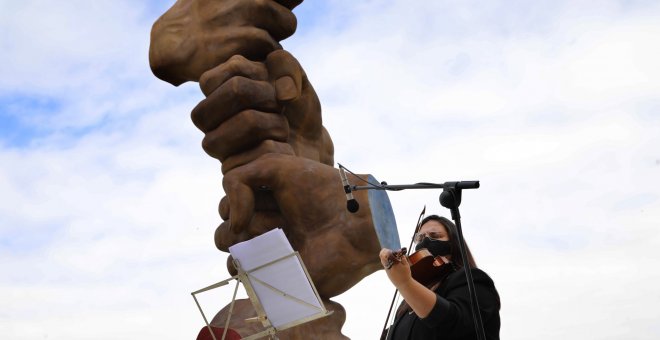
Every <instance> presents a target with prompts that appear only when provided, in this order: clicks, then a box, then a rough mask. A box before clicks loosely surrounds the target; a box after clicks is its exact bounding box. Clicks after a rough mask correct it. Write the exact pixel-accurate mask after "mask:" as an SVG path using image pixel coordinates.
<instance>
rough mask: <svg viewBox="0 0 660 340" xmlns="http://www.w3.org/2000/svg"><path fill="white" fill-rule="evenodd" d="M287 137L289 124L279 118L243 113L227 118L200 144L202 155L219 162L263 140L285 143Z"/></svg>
mask: <svg viewBox="0 0 660 340" xmlns="http://www.w3.org/2000/svg"><path fill="white" fill-rule="evenodd" d="M288 137H289V124H288V122H287V120H286V118H285V117H284V116H282V115H279V114H274V113H266V112H261V111H256V110H245V111H242V112H240V113H239V114H237V115H235V116H233V117H231V118H230V119H229V120H227V121H226V122H224V123H223V124H221V125H220V126H219V127H218V128H216V129H215V130H213V131H210V132H207V133H206V135H205V136H204V139H203V141H202V147H203V148H204V151H206V153H208V154H209V155H210V156H211V157H214V158H217V159H219V160H220V161H222V162H224V160H225V159H226V158H227V157H228V156H230V155H235V154H240V153H241V152H244V151H247V150H250V149H252V148H254V147H256V146H257V145H259V144H260V143H261V142H262V141H264V140H268V139H270V140H274V141H277V142H283V143H285V142H286V141H287V138H288Z"/></svg>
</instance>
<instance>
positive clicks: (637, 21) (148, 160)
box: [0, 1, 660, 339]
mask: <svg viewBox="0 0 660 340" xmlns="http://www.w3.org/2000/svg"><path fill="white" fill-rule="evenodd" d="M3 6H4V7H5V8H7V9H8V10H7V11H4V10H3V11H2V12H0V19H2V20H0V22H2V24H0V25H1V27H2V28H3V30H6V31H8V32H10V34H8V35H3V37H2V38H0V39H2V40H0V45H2V46H3V47H4V48H5V50H6V53H4V54H3V55H2V56H0V65H5V67H4V68H3V69H2V72H3V78H2V79H0V91H2V92H3V93H6V94H7V95H11V94H15V93H18V94H23V95H25V94H27V95H29V96H48V97H51V98H53V100H55V101H56V102H58V103H61V107H59V109H57V110H56V111H55V112H52V116H44V115H43V114H39V115H35V116H29V115H27V116H25V117H23V119H24V120H25V121H27V122H30V123H31V124H34V125H35V126H41V127H43V126H45V127H46V128H48V131H51V132H53V133H52V134H49V135H46V136H45V137H39V138H36V139H34V140H33V141H32V142H31V143H30V144H29V145H28V146H27V147H22V148H16V147H5V148H2V149H0V164H2V166H1V167H0V192H2V195H1V196H0V203H1V204H0V233H1V238H0V252H2V254H1V255H2V256H0V268H1V271H2V273H3V275H2V278H0V287H2V289H1V290H0V292H1V293H0V297H1V299H2V301H3V303H4V305H5V306H6V308H5V312H0V333H2V334H3V335H5V336H10V337H11V338H13V339H35V338H43V337H45V336H48V338H50V339H88V338H89V337H90V336H93V337H94V338H98V339H117V338H138V337H148V338H155V337H158V338H162V339H169V338H171V339H175V338H177V339H178V338H184V337H189V338H192V337H194V336H196V334H197V332H198V330H199V328H200V327H201V326H202V324H203V323H202V320H201V318H200V317H199V315H198V314H197V313H198V312H197V310H196V307H195V305H194V303H193V301H192V299H190V296H189V295H188V294H189V292H190V291H192V290H195V289H197V288H200V287H202V286H205V285H207V284H210V283H212V282H213V281H218V280H220V279H223V278H225V276H226V272H225V269H224V260H225V258H224V255H222V254H220V253H219V252H218V251H217V250H215V247H214V245H213V239H212V235H213V230H214V228H215V224H217V223H218V220H219V218H218V216H217V212H216V208H217V202H218V200H219V198H220V197H221V196H222V190H221V186H220V171H219V166H218V164H217V162H215V161H213V160H212V159H211V158H209V157H207V156H206V155H205V154H204V153H203V151H202V150H201V148H200V147H199V142H200V139H201V134H200V133H199V132H198V131H196V130H195V129H194V127H193V126H192V123H190V120H189V118H188V115H189V112H190V110H191V109H192V107H193V106H194V105H195V103H196V101H197V100H199V98H201V94H199V93H198V90H197V88H196V86H195V85H190V86H183V87H181V88H173V87H171V86H169V85H166V84H162V83H161V82H160V81H159V80H157V79H155V77H153V76H152V75H151V74H150V72H149V71H148V69H147V56H146V51H147V47H148V38H149V36H148V32H149V27H150V24H151V22H152V21H153V20H155V18H156V16H157V15H159V14H157V13H149V14H148V15H147V14H145V13H146V12H143V7H142V6H143V5H140V4H137V5H136V4H134V3H129V2H112V3H110V2H98V3H97V2H94V3H93V4H92V3H89V2H79V1H78V2H69V3H66V4H60V5H58V7H53V6H52V5H48V4H46V2H35V1H29V2H20V3H18V2H16V3H11V4H5V3H3ZM135 6H137V9H136V7H135ZM302 6H308V7H309V6H314V3H313V2H311V1H307V2H305V3H304V4H303V5H302ZM637 6H638V7H635V6H632V5H624V4H621V3H619V2H614V1H610V2H603V3H601V4H600V5H599V6H594V5H593V4H592V3H588V2H585V3H574V2H571V3H565V2H547V3H545V2H541V3H538V2H537V3H534V4H530V3H526V2H494V3H488V4H482V3H476V2H475V3H461V4H457V3H454V2H446V1H423V2H416V3H414V4H413V3H411V2H404V1H396V2H392V3H390V2H384V1H368V2H355V1H340V2H333V3H332V4H328V5H327V8H326V9H327V12H326V13H323V14H320V15H318V20H317V22H315V23H314V26H312V27H309V28H308V30H307V31H301V32H298V34H297V35H295V36H294V37H292V38H290V39H289V40H288V41H286V42H285V47H287V48H288V49H290V50H291V51H292V53H294V55H295V56H296V57H298V58H299V60H300V61H301V63H302V65H303V66H304V67H305V69H306V70H307V72H308V74H309V76H310V78H311V81H312V83H313V84H314V86H315V88H316V89H317V91H318V93H319V95H320V97H321V100H322V103H323V105H324V123H325V125H326V126H327V127H328V129H329V131H330V133H331V135H332V137H333V140H334V142H335V145H336V150H337V152H336V157H335V159H336V160H338V161H339V162H341V163H342V164H344V165H346V166H347V167H349V168H351V170H354V171H357V172H371V173H373V174H374V175H375V176H376V177H377V178H378V179H379V180H387V181H388V182H389V183H390V184H403V183H412V182H419V181H436V182H442V181H445V180H471V179H479V180H481V181H482V187H481V188H480V189H479V190H473V191H466V192H464V198H463V205H462V207H461V208H462V214H463V223H464V228H465V234H466V237H467V238H468V241H469V243H470V245H471V248H472V250H473V252H474V253H475V255H476V257H477V261H478V263H479V264H480V265H481V266H482V267H483V268H485V269H486V271H487V272H488V273H490V274H491V275H492V276H493V277H494V279H495V281H496V284H497V286H498V289H499V291H500V294H501V296H502V301H503V309H502V320H503V326H502V338H506V339H527V338H529V336H530V334H533V335H534V336H535V337H536V338H541V339H546V338H547V339H550V338H557V337H575V338H598V339H609V338H611V339H615V338H616V339H620V338H624V337H627V338H636V339H653V338H656V337H657V335H658V334H660V329H658V326H657V325H656V322H655V320H657V319H658V317H659V316H660V315H658V313H657V312H656V309H655V306H654V305H653V303H654V302H655V301H657V300H658V297H660V296H658V293H657V290H656V289H655V286H656V283H655V282H656V281H657V280H658V279H659V277H658V275H657V274H656V273H654V272H653V271H652V269H651V268H653V266H654V265H655V264H656V263H657V262H658V260H660V252H658V251H657V249H659V248H658V245H659V243H660V237H659V236H660V235H659V233H658V232H657V221H658V220H660V209H658V202H659V196H660V181H658V171H659V170H660V153H659V152H658V149H657V146H656V145H660V144H659V143H660V135H659V134H658V131H659V129H660V118H659V117H660V116H659V115H658V108H660V105H659V103H660V98H658V93H659V92H658V90H659V89H660V82H659V81H658V80H657V79H660V74H658V72H659V70H660V68H658V67H657V65H656V62H655V60H657V59H659V57H660V55H659V54H660V50H659V49H658V47H657V46H658V44H657V40H658V38H657V37H658V36H660V26H659V25H658V24H657V23H658V22H659V21H658V16H660V8H658V6H657V5H656V4H653V3H648V4H647V3H638V5H637ZM10 13H11V15H10ZM345 13H348V17H347V18H346V17H345V15H346V14H345ZM119 23H121V24H119ZM7 65H11V67H6V66H7ZM25 113H26V114H29V112H25ZM72 131H73V132H74V133H71V132H72ZM438 194H439V193H438V192H412V191H406V192H401V193H392V194H391V195H390V197H391V199H392V201H393V204H394V209H395V212H396V213H397V219H398V224H399V228H400V234H401V238H402V243H404V244H406V245H407V243H408V238H409V237H410V235H409V234H410V232H411V231H410V230H408V229H409V228H410V226H412V225H413V224H414V222H415V221H416V217H417V214H418V213H419V210H420V209H421V207H422V205H424V204H427V206H428V209H429V210H432V211H441V212H442V210H441V209H440V208H439V206H438V203H437V198H438ZM392 292H393V290H392V287H391V285H390V284H389V283H388V282H387V280H386V278H385V276H384V274H383V273H376V274H374V275H373V276H371V277H369V278H367V279H365V280H364V281H363V282H361V283H360V284H359V285H358V286H356V287H355V288H354V289H353V290H351V291H349V292H348V293H345V294H344V295H342V296H339V297H337V300H338V301H339V302H340V303H342V304H343V305H344V306H345V308H346V309H347V313H348V320H347V322H346V325H345V328H344V333H345V334H347V335H348V336H350V337H352V338H354V339H365V338H374V337H376V336H377V335H378V333H379V332H380V327H381V326H382V322H384V318H385V315H386V312H387V311H386V308H387V307H388V305H389V299H390V298H391V293H392ZM223 299H226V301H225V302H229V301H228V299H229V295H227V296H220V297H218V298H217V299H215V300H213V299H210V300H207V301H209V302H207V303H206V304H205V305H204V306H205V307H206V312H207V314H209V315H210V314H213V313H214V312H215V310H218V309H219V308H220V307H221V305H222V304H223V302H220V303H218V302H217V301H224V300H223ZM210 301H212V302H210ZM214 309H215V310H214ZM365 315H369V317H364V316H365ZM73 320H75V321H73ZM72 321H73V322H72ZM108 325H121V327H108ZM173 325H175V326H173ZM97 330H101V332H100V333H99V332H98V331H97Z"/></svg>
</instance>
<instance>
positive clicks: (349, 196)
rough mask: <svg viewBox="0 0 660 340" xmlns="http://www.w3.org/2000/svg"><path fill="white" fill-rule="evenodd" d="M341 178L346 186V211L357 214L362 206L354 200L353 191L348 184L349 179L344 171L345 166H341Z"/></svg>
mask: <svg viewBox="0 0 660 340" xmlns="http://www.w3.org/2000/svg"><path fill="white" fill-rule="evenodd" d="M339 176H340V177H341V183H342V184H343V185H344V192H345V193H346V209H348V211H349V212H351V213H356V212H357V211H358V209H360V204H359V203H358V202H357V201H356V200H355V198H353V190H351V184H350V183H348V177H346V172H345V171H344V167H343V166H341V165H340V166H339Z"/></svg>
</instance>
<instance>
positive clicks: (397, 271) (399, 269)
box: [379, 248, 413, 288]
mask: <svg viewBox="0 0 660 340" xmlns="http://www.w3.org/2000/svg"><path fill="white" fill-rule="evenodd" d="M393 253H394V252H393V251H392V250H390V249H387V248H383V249H381V250H380V254H379V257H380V263H381V264H382V265H383V267H384V268H385V273H386V274H387V277H388V278H389V279H390V281H392V284H394V286H395V287H397V288H401V286H403V285H406V284H408V283H410V282H411V281H412V280H413V278H412V274H411V272H410V264H409V263H408V259H407V258H406V256H403V257H402V258H401V261H394V264H393V265H392V266H391V267H390V268H389V269H387V267H388V264H389V262H390V258H391V256H392V254H393Z"/></svg>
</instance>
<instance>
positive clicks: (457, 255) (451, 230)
mask: <svg viewBox="0 0 660 340" xmlns="http://www.w3.org/2000/svg"><path fill="white" fill-rule="evenodd" d="M428 221H436V222H438V223H440V224H442V225H443V226H444V227H445V229H447V234H448V235H447V236H449V242H450V243H451V262H453V263H454V265H455V266H456V269H460V268H463V267H464V265H463V258H462V257H461V248H460V247H459V244H458V229H456V225H455V224H454V222H452V221H451V220H449V219H448V218H446V217H442V216H438V215H429V216H426V217H424V219H423V220H422V223H421V224H420V229H421V226H423V225H424V224H425V223H426V222H428ZM465 252H466V253H467V259H468V263H469V264H470V268H477V264H476V262H474V258H473V257H472V252H470V247H468V245H467V242H465Z"/></svg>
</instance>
